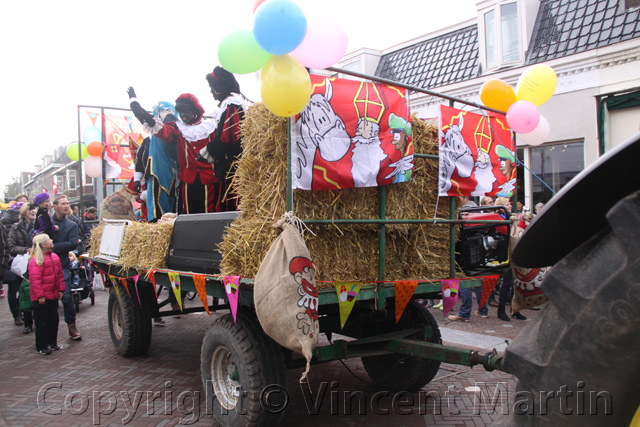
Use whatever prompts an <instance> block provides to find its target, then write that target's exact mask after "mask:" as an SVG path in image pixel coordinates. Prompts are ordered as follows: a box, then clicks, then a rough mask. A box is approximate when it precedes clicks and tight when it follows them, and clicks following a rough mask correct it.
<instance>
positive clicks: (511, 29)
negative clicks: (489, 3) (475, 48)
mask: <svg viewBox="0 0 640 427" xmlns="http://www.w3.org/2000/svg"><path fill="white" fill-rule="evenodd" d="M482 26H483V30H484V51H485V57H484V60H485V67H486V69H487V70H491V69H495V68H500V67H503V66H505V65H510V64H517V63H518V62H520V60H521V59H520V58H521V54H520V27H519V25H518V3H517V2H509V3H502V4H499V5H496V6H495V7H494V8H492V9H489V10H488V11H486V12H484V13H483V14H482Z"/></svg>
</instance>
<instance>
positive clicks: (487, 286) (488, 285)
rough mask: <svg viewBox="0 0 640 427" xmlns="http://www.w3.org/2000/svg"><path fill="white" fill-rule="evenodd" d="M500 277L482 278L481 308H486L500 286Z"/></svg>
mask: <svg viewBox="0 0 640 427" xmlns="http://www.w3.org/2000/svg"><path fill="white" fill-rule="evenodd" d="M498 279H500V276H499V275H495V276H485V277H483V278H482V295H481V296H480V307H484V306H485V305H486V304H487V301H488V300H489V296H490V295H491V292H493V290H494V289H495V288H496V285H497V284H498Z"/></svg>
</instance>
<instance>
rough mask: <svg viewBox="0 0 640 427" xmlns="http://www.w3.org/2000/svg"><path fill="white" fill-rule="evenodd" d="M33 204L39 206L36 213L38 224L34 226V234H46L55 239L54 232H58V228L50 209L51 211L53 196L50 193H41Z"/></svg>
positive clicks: (34, 199)
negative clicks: (52, 219)
mask: <svg viewBox="0 0 640 427" xmlns="http://www.w3.org/2000/svg"><path fill="white" fill-rule="evenodd" d="M33 203H34V204H35V205H37V206H38V212H36V222H35V225H34V230H33V231H34V234H41V233H45V234H46V235H48V236H49V237H51V238H53V232H54V231H58V226H57V225H54V224H53V221H51V216H50V215H49V209H51V196H49V193H39V194H36V197H34V198H33Z"/></svg>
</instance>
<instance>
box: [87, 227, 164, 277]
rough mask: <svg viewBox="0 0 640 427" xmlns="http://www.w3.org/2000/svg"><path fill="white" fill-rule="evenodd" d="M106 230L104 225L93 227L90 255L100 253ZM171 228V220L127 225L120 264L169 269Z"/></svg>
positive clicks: (125, 266) (138, 267)
mask: <svg viewBox="0 0 640 427" xmlns="http://www.w3.org/2000/svg"><path fill="white" fill-rule="evenodd" d="M103 231H104V224H98V225H97V226H96V227H94V228H93V229H92V230H91V238H90V243H91V248H90V250H89V256H92V257H95V256H96V255H98V252H99V249H100V240H101V238H102V233H103ZM172 231H173V223H171V222H157V223H151V224H149V223H146V222H132V223H131V224H129V225H128V226H127V228H125V232H124V237H123V239H122V245H121V246H120V259H119V260H118V264H120V265H121V266H122V267H124V268H135V269H138V270H149V269H152V268H166V267H167V256H168V254H169V244H170V243H171V232H172Z"/></svg>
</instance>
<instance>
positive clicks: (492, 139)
mask: <svg viewBox="0 0 640 427" xmlns="http://www.w3.org/2000/svg"><path fill="white" fill-rule="evenodd" d="M514 150H515V146H514V142H513V139H512V138H511V129H509V126H508V125H507V120H506V118H505V117H504V116H502V115H497V114H489V113H487V114H486V115H482V114H475V113H470V112H467V111H461V110H457V109H455V108H451V107H446V106H444V105H442V106H440V179H439V185H438V194H439V195H440V196H493V197H495V196H504V197H511V196H512V195H513V190H514V189H515V186H516V166H517V164H516V158H515V151H514Z"/></svg>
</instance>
